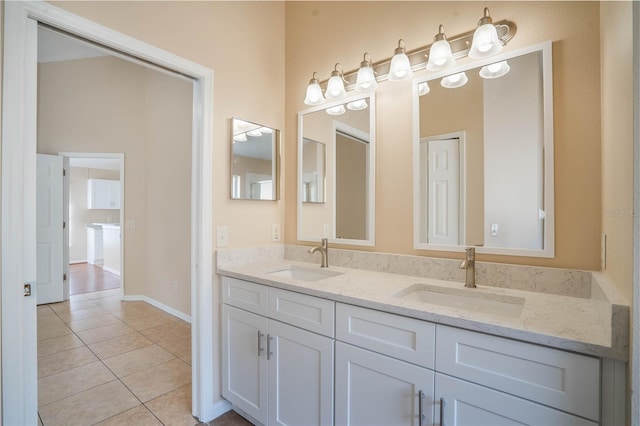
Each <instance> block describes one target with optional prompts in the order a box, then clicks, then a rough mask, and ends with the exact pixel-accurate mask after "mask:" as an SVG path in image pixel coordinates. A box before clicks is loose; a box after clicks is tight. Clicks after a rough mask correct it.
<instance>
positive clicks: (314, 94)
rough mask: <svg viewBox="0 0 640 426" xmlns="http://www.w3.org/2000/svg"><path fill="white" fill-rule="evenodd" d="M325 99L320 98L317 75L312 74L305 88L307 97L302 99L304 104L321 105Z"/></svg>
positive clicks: (320, 91)
mask: <svg viewBox="0 0 640 426" xmlns="http://www.w3.org/2000/svg"><path fill="white" fill-rule="evenodd" d="M324 101H325V99H324V96H322V88H321V87H320V81H319V80H318V73H316V72H314V73H313V77H312V78H311V80H309V85H308V86H307V96H306V97H305V98H304V103H305V104H307V105H322V104H323V103H324Z"/></svg>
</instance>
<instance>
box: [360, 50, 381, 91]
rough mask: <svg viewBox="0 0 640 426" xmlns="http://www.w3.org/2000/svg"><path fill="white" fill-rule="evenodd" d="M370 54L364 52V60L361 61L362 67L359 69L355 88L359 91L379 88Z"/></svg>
mask: <svg viewBox="0 0 640 426" xmlns="http://www.w3.org/2000/svg"><path fill="white" fill-rule="evenodd" d="M368 56H369V54H368V53H365V54H364V61H362V62H360V68H359V69H358V76H357V77H356V87H355V89H356V90H357V91H359V92H365V91H367V90H376V89H377V88H378V82H377V81H376V76H375V74H374V72H373V67H372V64H371V58H370V57H369V58H367V57H368Z"/></svg>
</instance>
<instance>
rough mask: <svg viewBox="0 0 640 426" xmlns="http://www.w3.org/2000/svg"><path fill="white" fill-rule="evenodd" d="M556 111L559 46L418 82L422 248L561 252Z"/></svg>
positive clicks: (417, 213) (417, 232)
mask: <svg viewBox="0 0 640 426" xmlns="http://www.w3.org/2000/svg"><path fill="white" fill-rule="evenodd" d="M505 72H506V73H505ZM449 76H453V78H450V77H449ZM552 107H553V85H552V64H551V42H545V43H542V44H539V45H535V46H531V47H529V48H525V49H520V50H518V51H514V52H511V53H508V54H501V55H496V56H494V57H492V58H490V59H486V60H483V61H478V62H474V63H473V64H471V65H468V66H466V67H458V68H454V69H451V70H448V71H446V72H439V73H432V74H429V75H427V76H424V77H422V78H416V79H415V80H414V114H415V119H414V126H415V129H414V200H415V202H414V247H415V248H417V249H429V250H446V251H461V250H462V249H463V247H465V246H476V247H477V250H478V252H481V253H492V254H507V255H521V256H535V257H553V256H554V204H553V185H554V183H553V182H554V181H553V111H552Z"/></svg>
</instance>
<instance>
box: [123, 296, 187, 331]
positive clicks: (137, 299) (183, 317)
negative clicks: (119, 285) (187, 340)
mask: <svg viewBox="0 0 640 426" xmlns="http://www.w3.org/2000/svg"><path fill="white" fill-rule="evenodd" d="M122 300H124V301H125V302H146V303H148V304H150V305H153V306H155V307H156V308H158V309H162V310H163V311H165V312H166V313H168V314H171V315H173V316H174V317H177V318H180V319H181V320H182V321H186V322H188V323H189V324H191V315H187V314H185V313H184V312H180V311H179V310H177V309H175V308H172V307H171V306H167V305H165V304H164V303H162V302H158V301H157V300H156V299H153V298H151V297H149V296H144V295H140V294H138V295H133V296H124V297H123V298H122Z"/></svg>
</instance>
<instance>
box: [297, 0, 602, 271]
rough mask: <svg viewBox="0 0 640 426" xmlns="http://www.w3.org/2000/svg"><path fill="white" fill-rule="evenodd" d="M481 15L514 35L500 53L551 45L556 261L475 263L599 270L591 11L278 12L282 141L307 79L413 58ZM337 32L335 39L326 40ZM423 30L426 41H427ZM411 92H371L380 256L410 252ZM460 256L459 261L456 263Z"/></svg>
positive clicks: (457, 5) (533, 5) (406, 86)
mask: <svg viewBox="0 0 640 426" xmlns="http://www.w3.org/2000/svg"><path fill="white" fill-rule="evenodd" d="M484 6H488V7H489V8H490V9H491V13H492V16H493V17H494V19H495V20H500V19H510V20H512V21H514V22H515V23H516V24H517V26H518V32H517V34H516V36H515V38H514V39H513V40H512V41H511V42H510V43H509V45H508V47H507V49H516V48H520V47H525V46H528V45H531V44H534V43H539V42H542V41H545V40H549V39H550V40H552V41H553V49H554V50H553V61H554V64H553V65H554V119H555V129H554V136H555V161H556V164H555V172H556V176H555V179H556V180H555V201H556V257H555V258H554V259H541V258H525V257H511V256H486V255H485V256H479V259H480V260H491V261H500V262H508V263H524V264H531V265H543V266H555V267H567V268H581V269H599V259H600V227H601V196H600V192H601V191H600V158H601V149H600V90H599V81H600V70H599V67H597V66H594V64H598V63H599V61H600V52H599V51H598V49H594V48H593V47H594V46H597V45H598V43H599V27H600V18H599V7H600V6H599V4H598V3H596V2H524V1H523V2H489V3H482V4H479V3H477V2H371V3H368V4H367V7H362V3H359V2H287V4H286V32H287V40H286V41H287V44H286V65H287V96H286V113H287V114H286V117H287V125H286V128H285V130H286V132H287V134H295V131H296V115H295V114H296V112H297V111H299V110H302V109H304V108H305V105H304V103H303V99H304V92H305V90H306V86H307V84H308V81H309V78H310V77H311V74H312V73H313V72H314V71H317V72H318V73H319V74H320V77H321V79H325V78H327V77H328V76H329V72H330V70H331V69H332V67H333V64H334V63H335V62H341V63H342V65H343V66H344V68H345V69H347V70H349V69H355V68H356V67H357V66H358V64H359V62H360V60H361V58H362V54H363V52H365V51H366V52H369V53H370V54H371V55H372V58H373V61H377V60H381V59H384V58H388V57H390V56H391V55H392V53H393V49H394V48H395V47H396V46H397V41H398V39H399V38H403V39H404V40H405V41H406V44H407V48H408V49H413V48H416V47H419V46H423V45H426V44H428V43H430V42H431V41H432V37H433V35H434V34H435V33H436V32H437V28H438V25H439V24H441V23H442V24H444V25H445V27H446V30H447V33H448V34H450V35H455V34H460V33H462V32H465V31H468V30H470V29H472V28H474V26H475V25H476V23H477V21H478V19H479V17H480V16H481V14H482V9H483V7H484ZM356 22H357V25H354V23H356ZM327 28H340V31H327ZM429 28H431V29H432V30H431V32H429ZM411 96H412V94H411V83H410V82H397V83H396V82H384V83H382V84H380V87H379V88H378V91H377V144H378V145H377V159H378V161H377V176H376V191H377V193H376V245H375V247H373V248H372V250H375V251H380V252H392V253H406V254H420V255H433V256H452V255H451V254H448V253H442V252H429V251H416V250H414V249H413V248H412V247H413V243H412V235H413V229H412V226H411V225H410V224H411V223H412V222H413V218H412V215H413V201H412V198H413V196H412V185H411V182H412V170H411V167H408V166H407V165H410V164H412V103H411ZM285 154H286V165H285V167H286V169H287V170H289V171H291V170H295V158H296V145H295V143H293V142H292V140H291V139H289V140H288V141H287V144H286V152H285ZM285 196H286V199H287V200H288V202H287V208H286V232H285V236H286V242H288V243H295V242H296V210H295V209H296V207H295V203H294V202H293V200H294V199H295V197H296V177H295V175H294V174H293V173H291V172H290V173H288V174H287V177H286V191H285ZM460 256H461V255H458V257H460Z"/></svg>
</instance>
